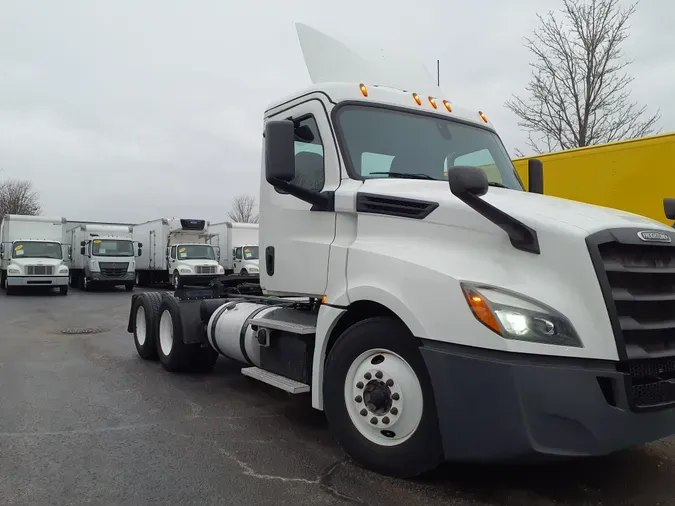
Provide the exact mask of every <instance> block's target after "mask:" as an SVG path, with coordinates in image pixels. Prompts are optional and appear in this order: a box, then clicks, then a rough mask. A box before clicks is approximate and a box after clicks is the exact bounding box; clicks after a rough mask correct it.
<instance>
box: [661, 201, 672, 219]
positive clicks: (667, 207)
mask: <svg viewBox="0 0 675 506" xmlns="http://www.w3.org/2000/svg"><path fill="white" fill-rule="evenodd" d="M663 212H665V213H666V218H668V219H669V220H675V198H665V199H663Z"/></svg>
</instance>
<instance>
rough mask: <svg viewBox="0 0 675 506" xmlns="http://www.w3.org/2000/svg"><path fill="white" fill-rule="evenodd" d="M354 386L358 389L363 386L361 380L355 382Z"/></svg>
mask: <svg viewBox="0 0 675 506" xmlns="http://www.w3.org/2000/svg"><path fill="white" fill-rule="evenodd" d="M356 388H358V389H359V390H360V389H362V388H363V383H362V382H361V381H359V382H358V383H357V384H356Z"/></svg>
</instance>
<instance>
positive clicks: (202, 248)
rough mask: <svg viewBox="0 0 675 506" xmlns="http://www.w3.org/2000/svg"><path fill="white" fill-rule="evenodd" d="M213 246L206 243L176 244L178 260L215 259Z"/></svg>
mask: <svg viewBox="0 0 675 506" xmlns="http://www.w3.org/2000/svg"><path fill="white" fill-rule="evenodd" d="M215 259H216V255H215V253H214V252H213V247H212V246H208V245H206V244H182V245H180V246H178V260H215Z"/></svg>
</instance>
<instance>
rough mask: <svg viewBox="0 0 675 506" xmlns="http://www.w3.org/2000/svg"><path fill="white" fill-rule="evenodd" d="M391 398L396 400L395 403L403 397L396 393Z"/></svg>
mask: <svg viewBox="0 0 675 506" xmlns="http://www.w3.org/2000/svg"><path fill="white" fill-rule="evenodd" d="M391 398H392V399H394V400H395V401H397V400H399V399H400V398H401V396H400V395H398V393H394V394H392V395H391Z"/></svg>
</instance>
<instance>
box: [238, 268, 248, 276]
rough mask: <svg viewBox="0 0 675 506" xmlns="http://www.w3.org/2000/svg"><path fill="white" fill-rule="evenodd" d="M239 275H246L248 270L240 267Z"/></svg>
mask: <svg viewBox="0 0 675 506" xmlns="http://www.w3.org/2000/svg"><path fill="white" fill-rule="evenodd" d="M239 275H240V276H248V271H247V270H246V269H242V270H241V272H239Z"/></svg>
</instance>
